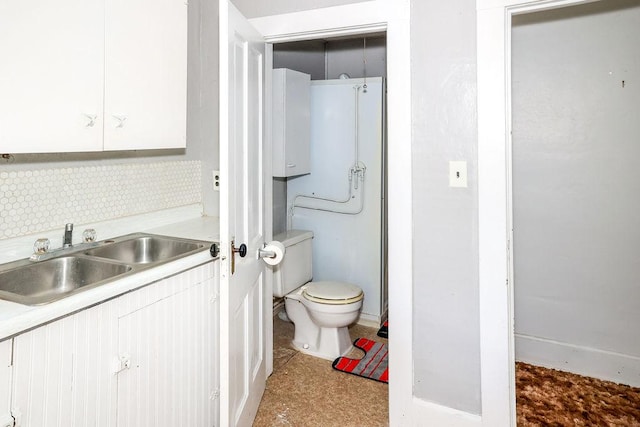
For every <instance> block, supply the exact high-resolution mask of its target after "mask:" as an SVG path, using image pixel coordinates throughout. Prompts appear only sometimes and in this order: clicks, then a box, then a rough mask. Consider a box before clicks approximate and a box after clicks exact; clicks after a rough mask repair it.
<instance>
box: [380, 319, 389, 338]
mask: <svg viewBox="0 0 640 427" xmlns="http://www.w3.org/2000/svg"><path fill="white" fill-rule="evenodd" d="M378 336H379V337H382V338H389V321H388V320H385V322H384V323H383V324H382V326H381V327H380V330H379V331H378Z"/></svg>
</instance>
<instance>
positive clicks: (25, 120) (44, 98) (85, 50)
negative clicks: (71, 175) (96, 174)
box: [0, 0, 104, 153]
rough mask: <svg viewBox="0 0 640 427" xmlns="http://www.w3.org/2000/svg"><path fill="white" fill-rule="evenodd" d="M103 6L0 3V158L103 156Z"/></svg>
mask: <svg viewBox="0 0 640 427" xmlns="http://www.w3.org/2000/svg"><path fill="white" fill-rule="evenodd" d="M103 16H104V1H103V0H62V1H57V2H52V1H48V0H32V1H29V2H24V1H2V2H0V58H2V66H0V94H2V95H1V96H0V153H47V152H56V151H100V150H102V109H103V80H104V49H103V40H104V24H103Z"/></svg>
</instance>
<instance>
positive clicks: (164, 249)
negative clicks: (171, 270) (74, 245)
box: [84, 235, 207, 264]
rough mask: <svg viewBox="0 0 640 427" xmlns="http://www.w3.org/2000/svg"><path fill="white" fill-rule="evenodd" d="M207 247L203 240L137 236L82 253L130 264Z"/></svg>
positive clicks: (185, 253)
mask: <svg viewBox="0 0 640 427" xmlns="http://www.w3.org/2000/svg"><path fill="white" fill-rule="evenodd" d="M205 247H207V245H206V244H204V243H203V242H194V241H187V240H183V239H174V238H169V237H161V236H149V235H146V236H139V237H133V238H131V239H129V240H123V241H120V242H115V241H114V242H113V243H108V241H107V242H106V243H105V245H104V246H100V247H97V248H95V249H89V250H88V251H85V252H84V253H85V254H86V255H91V256H95V257H100V258H108V259H112V260H117V261H120V262H126V263H130V264H149V263H156V262H162V261H167V260H171V259H174V258H177V257H180V256H186V255H189V254H190V253H195V252H198V251H201V250H202V249H204V248H205Z"/></svg>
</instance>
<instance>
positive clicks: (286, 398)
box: [253, 316, 389, 427]
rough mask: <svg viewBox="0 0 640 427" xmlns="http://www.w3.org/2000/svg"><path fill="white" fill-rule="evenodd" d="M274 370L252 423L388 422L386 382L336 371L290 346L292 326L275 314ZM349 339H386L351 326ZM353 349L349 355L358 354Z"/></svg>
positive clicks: (346, 425) (344, 425)
mask: <svg viewBox="0 0 640 427" xmlns="http://www.w3.org/2000/svg"><path fill="white" fill-rule="evenodd" d="M273 323H274V327H273V330H274V337H273V341H274V343H273V347H274V351H273V353H274V354H273V374H272V375H271V376H270V377H269V378H268V379H267V388H266V390H265V393H264V396H263V397H262V402H261V403H260V407H259V408H258V415H257V416H256V419H255V422H254V423H253V425H254V427H271V426H296V427H297V426H299V427H316V426H317V427H334V426H335V427H378V426H388V425H389V391H388V390H389V388H388V387H389V386H388V385H387V384H384V383H380V382H377V381H372V380H368V379H365V378H360V377H357V376H354V375H350V374H345V373H343V372H339V371H336V370H335V369H333V368H332V367H331V361H329V360H323V359H319V358H317V357H312V356H307V355H305V354H302V353H300V352H298V351H297V350H295V349H294V348H293V347H291V344H290V342H291V340H292V339H293V324H291V323H288V322H284V321H282V320H280V319H279V318H278V317H277V316H276V317H275V318H274V321H273ZM349 332H350V334H351V338H352V339H355V338H361V337H364V338H369V339H372V340H375V341H379V342H384V343H386V342H387V340H385V339H384V338H380V337H378V336H377V335H376V333H377V332H378V330H377V329H374V328H366V327H363V326H360V325H354V326H352V327H351V328H350V331H349ZM362 355H363V352H362V351H360V350H354V351H353V352H352V353H351V354H350V355H349V356H350V357H361V356H362Z"/></svg>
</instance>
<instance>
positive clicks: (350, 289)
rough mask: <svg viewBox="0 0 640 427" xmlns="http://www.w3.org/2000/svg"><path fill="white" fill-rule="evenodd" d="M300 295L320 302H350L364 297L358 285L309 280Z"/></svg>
mask: <svg viewBox="0 0 640 427" xmlns="http://www.w3.org/2000/svg"><path fill="white" fill-rule="evenodd" d="M302 295H303V296H304V297H305V298H306V299H308V300H309V301H313V302H317V303H320V304H351V303H354V302H358V301H360V300H362V298H364V293H363V292H362V289H360V288H359V287H358V286H356V285H352V284H350V283H342V282H311V283H309V284H307V285H306V286H305V288H304V291H302Z"/></svg>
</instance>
